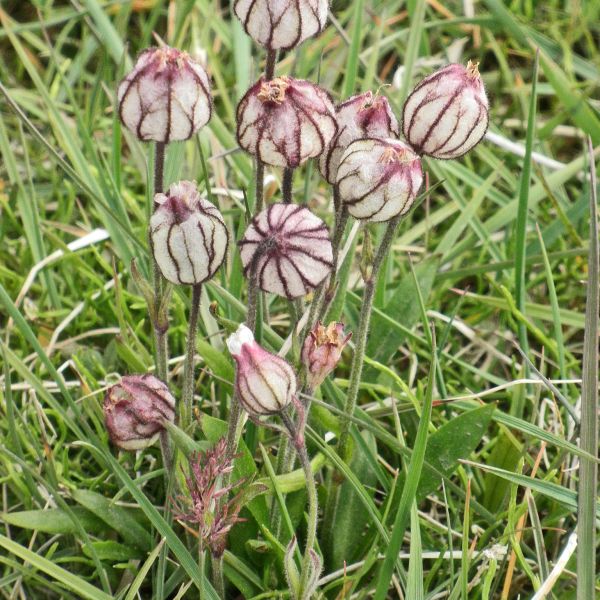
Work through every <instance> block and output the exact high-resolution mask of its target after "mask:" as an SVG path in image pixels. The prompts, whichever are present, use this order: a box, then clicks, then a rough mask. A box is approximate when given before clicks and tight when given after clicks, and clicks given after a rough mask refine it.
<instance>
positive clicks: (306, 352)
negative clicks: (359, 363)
mask: <svg viewBox="0 0 600 600" xmlns="http://www.w3.org/2000/svg"><path fill="white" fill-rule="evenodd" d="M351 337H352V333H349V334H347V335H346V333H345V332H344V324H343V323H336V322H335V321H332V322H331V323H329V325H328V326H327V327H325V326H324V325H323V324H322V323H321V322H318V323H317V324H316V325H315V326H314V327H313V328H312V329H311V331H309V332H308V335H307V336H306V340H305V341H304V344H303V346H302V356H301V358H302V363H303V365H304V368H305V369H306V384H307V385H308V387H309V389H312V390H314V389H315V388H317V387H318V386H320V385H321V383H323V381H324V380H325V377H327V375H329V373H331V371H333V369H335V367H336V366H337V364H338V362H339V361H340V358H341V356H342V350H343V349H344V347H345V346H346V344H347V343H348V342H349V341H350V338H351Z"/></svg>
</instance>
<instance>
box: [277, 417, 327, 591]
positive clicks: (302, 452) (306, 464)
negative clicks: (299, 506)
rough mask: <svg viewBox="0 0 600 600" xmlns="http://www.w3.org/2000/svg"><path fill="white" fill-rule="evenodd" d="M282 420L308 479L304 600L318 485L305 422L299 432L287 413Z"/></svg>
mask: <svg viewBox="0 0 600 600" xmlns="http://www.w3.org/2000/svg"><path fill="white" fill-rule="evenodd" d="M281 418H282V420H283V422H284V424H285V426H286V428H287V429H288V431H289V433H290V437H291V439H292V440H293V443H294V446H295V448H296V452H297V454H298V459H299V460H300V464H301V465H302V470H303V471H304V477H305V479H306V492H307V495H308V522H307V524H306V545H305V547H304V556H303V558H302V571H301V575H300V593H299V597H300V598H301V599H302V600H304V599H305V598H307V597H308V596H307V595H306V594H307V592H309V590H307V589H306V587H307V584H308V580H309V578H310V575H311V568H312V564H311V563H312V561H311V557H310V554H311V551H312V550H313V548H314V545H315V541H316V539H317V520H318V517H319V500H318V497H317V485H316V483H315V476H314V474H313V472H312V468H311V466H310V458H309V456H308V452H307V450H306V442H305V441H304V424H305V423H304V420H303V419H300V429H301V431H297V430H296V428H295V427H294V424H293V423H292V420H291V419H290V417H289V416H288V415H287V414H286V413H281Z"/></svg>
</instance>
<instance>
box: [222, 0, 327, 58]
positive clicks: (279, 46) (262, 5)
mask: <svg viewBox="0 0 600 600" xmlns="http://www.w3.org/2000/svg"><path fill="white" fill-rule="evenodd" d="M328 9H329V0H236V2H235V4H234V7H233V10H234V12H235V14H236V16H237V17H238V19H239V20H240V21H241V22H242V25H243V26H244V29H245V31H246V33H247V34H248V35H249V36H250V37H251V38H252V39H253V40H254V41H255V42H256V43H257V44H260V45H261V46H264V47H265V48H267V49H269V50H290V49H291V48H294V47H295V46H297V45H298V44H301V43H302V42H303V41H304V40H306V39H308V38H310V37H312V36H313V35H317V34H318V33H320V32H321V30H322V29H323V28H324V27H325V24H326V22H327V11H328Z"/></svg>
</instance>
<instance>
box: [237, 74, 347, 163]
mask: <svg viewBox="0 0 600 600" xmlns="http://www.w3.org/2000/svg"><path fill="white" fill-rule="evenodd" d="M336 130H337V125H336V121H335V109H334V106H333V103H332V101H331V97H330V96H329V94H328V93H327V92H326V91H325V90H323V89H321V88H320V87H319V86H317V85H315V84H313V83H311V82H310V81H304V80H300V79H293V78H292V77H277V78H275V79H273V80H271V81H265V79H264V78H261V79H259V80H258V81H257V82H256V83H255V84H254V85H253V86H252V87H251V88H250V89H249V90H248V91H247V92H246V95H245V96H244V97H243V98H242V99H241V101H240V103H239V105H238V108H237V139H238V143H239V145H240V146H241V147H242V148H243V149H244V150H246V152H249V153H250V154H252V155H253V156H256V157H257V158H258V159H259V160H260V161H261V162H263V163H265V164H267V165H271V166H273V167H287V168H291V169H293V168H296V167H298V166H300V165H301V164H303V163H304V162H306V161H307V160H308V159H309V158H315V157H317V156H319V155H320V154H321V153H322V152H323V151H324V150H325V148H326V147H327V145H328V144H329V143H330V142H331V140H332V138H333V136H334V135H335V133H336Z"/></svg>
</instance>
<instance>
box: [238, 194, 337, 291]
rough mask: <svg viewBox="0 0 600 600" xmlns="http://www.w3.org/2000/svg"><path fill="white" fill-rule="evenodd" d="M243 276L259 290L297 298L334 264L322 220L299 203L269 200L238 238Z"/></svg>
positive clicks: (329, 270)
mask: <svg viewBox="0 0 600 600" xmlns="http://www.w3.org/2000/svg"><path fill="white" fill-rule="evenodd" d="M239 246H240V252H241V257H242V264H243V266H244V273H245V274H246V276H248V277H250V278H252V277H255V278H256V283H257V285H258V286H259V287H260V289H261V290H263V291H265V292H272V293H274V294H278V295H279V296H284V297H286V298H290V299H292V298H299V297H301V296H304V295H306V294H308V293H309V292H310V291H312V290H314V289H315V288H316V287H317V286H318V285H319V284H320V283H321V282H322V281H323V280H324V279H325V278H326V277H327V276H328V275H329V273H330V272H331V269H332V268H333V250H332V247H331V241H330V239H329V231H328V229H327V226H326V225H325V223H324V222H323V221H322V220H321V219H319V217H317V216H316V215H314V214H313V213H312V212H311V211H310V210H309V209H308V208H306V207H305V206H302V205H298V204H271V205H270V206H269V207H268V208H266V209H265V210H263V211H261V212H260V213H259V214H258V215H256V216H255V217H254V219H252V222H251V223H250V225H249V226H248V228H247V229H246V232H245V233H244V237H243V238H242V240H240V242H239Z"/></svg>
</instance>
